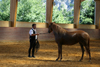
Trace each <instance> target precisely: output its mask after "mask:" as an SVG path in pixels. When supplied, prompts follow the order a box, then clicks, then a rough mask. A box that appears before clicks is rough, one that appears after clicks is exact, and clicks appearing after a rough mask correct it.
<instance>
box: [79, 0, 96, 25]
mask: <svg viewBox="0 0 100 67" xmlns="http://www.w3.org/2000/svg"><path fill="white" fill-rule="evenodd" d="M81 6H82V9H81V12H80V24H94V7H95V2H94V1H93V0H85V1H83V2H82V3H81Z"/></svg>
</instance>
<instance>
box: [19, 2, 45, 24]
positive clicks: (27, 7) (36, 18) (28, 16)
mask: <svg viewBox="0 0 100 67" xmlns="http://www.w3.org/2000/svg"><path fill="white" fill-rule="evenodd" d="M44 1H45V0H44ZM44 1H43V0H20V2H19V3H18V10H17V11H18V12H17V21H26V22H45V17H46V4H44V5H43V2H44Z"/></svg>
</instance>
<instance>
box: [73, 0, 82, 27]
mask: <svg viewBox="0 0 100 67" xmlns="http://www.w3.org/2000/svg"><path fill="white" fill-rule="evenodd" d="M80 5H81V0H74V28H78V26H79V18H80Z"/></svg>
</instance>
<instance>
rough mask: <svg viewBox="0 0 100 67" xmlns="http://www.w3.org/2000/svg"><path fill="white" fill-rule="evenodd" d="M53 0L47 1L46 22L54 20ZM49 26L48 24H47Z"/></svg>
mask: <svg viewBox="0 0 100 67" xmlns="http://www.w3.org/2000/svg"><path fill="white" fill-rule="evenodd" d="M53 1H54V0H47V1H46V22H49V23H50V22H52V12H53ZM47 27H48V24H47Z"/></svg>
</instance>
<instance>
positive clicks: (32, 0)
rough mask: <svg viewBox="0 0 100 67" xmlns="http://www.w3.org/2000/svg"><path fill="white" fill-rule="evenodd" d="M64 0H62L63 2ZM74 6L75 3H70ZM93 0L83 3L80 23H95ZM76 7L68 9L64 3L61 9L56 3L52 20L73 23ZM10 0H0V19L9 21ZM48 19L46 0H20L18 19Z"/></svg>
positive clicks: (40, 20)
mask: <svg viewBox="0 0 100 67" xmlns="http://www.w3.org/2000/svg"><path fill="white" fill-rule="evenodd" d="M63 1H64V0H62V2H63ZM69 6H70V7H73V8H74V4H70V5H69ZM94 6H95V3H94V1H93V0H85V1H83V2H82V4H81V7H82V9H81V11H80V24H94ZM73 15H74V9H71V10H67V9H65V7H64V5H63V4H62V5H61V6H60V9H58V7H57V6H56V5H55V4H54V6H53V15H52V16H53V17H52V21H53V22H56V23H67V24H71V23H73V19H74V16H73ZM9 19H10V0H0V20H4V21H9ZM45 20H46V0H20V1H19V2H18V9H17V21H26V22H45Z"/></svg>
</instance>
